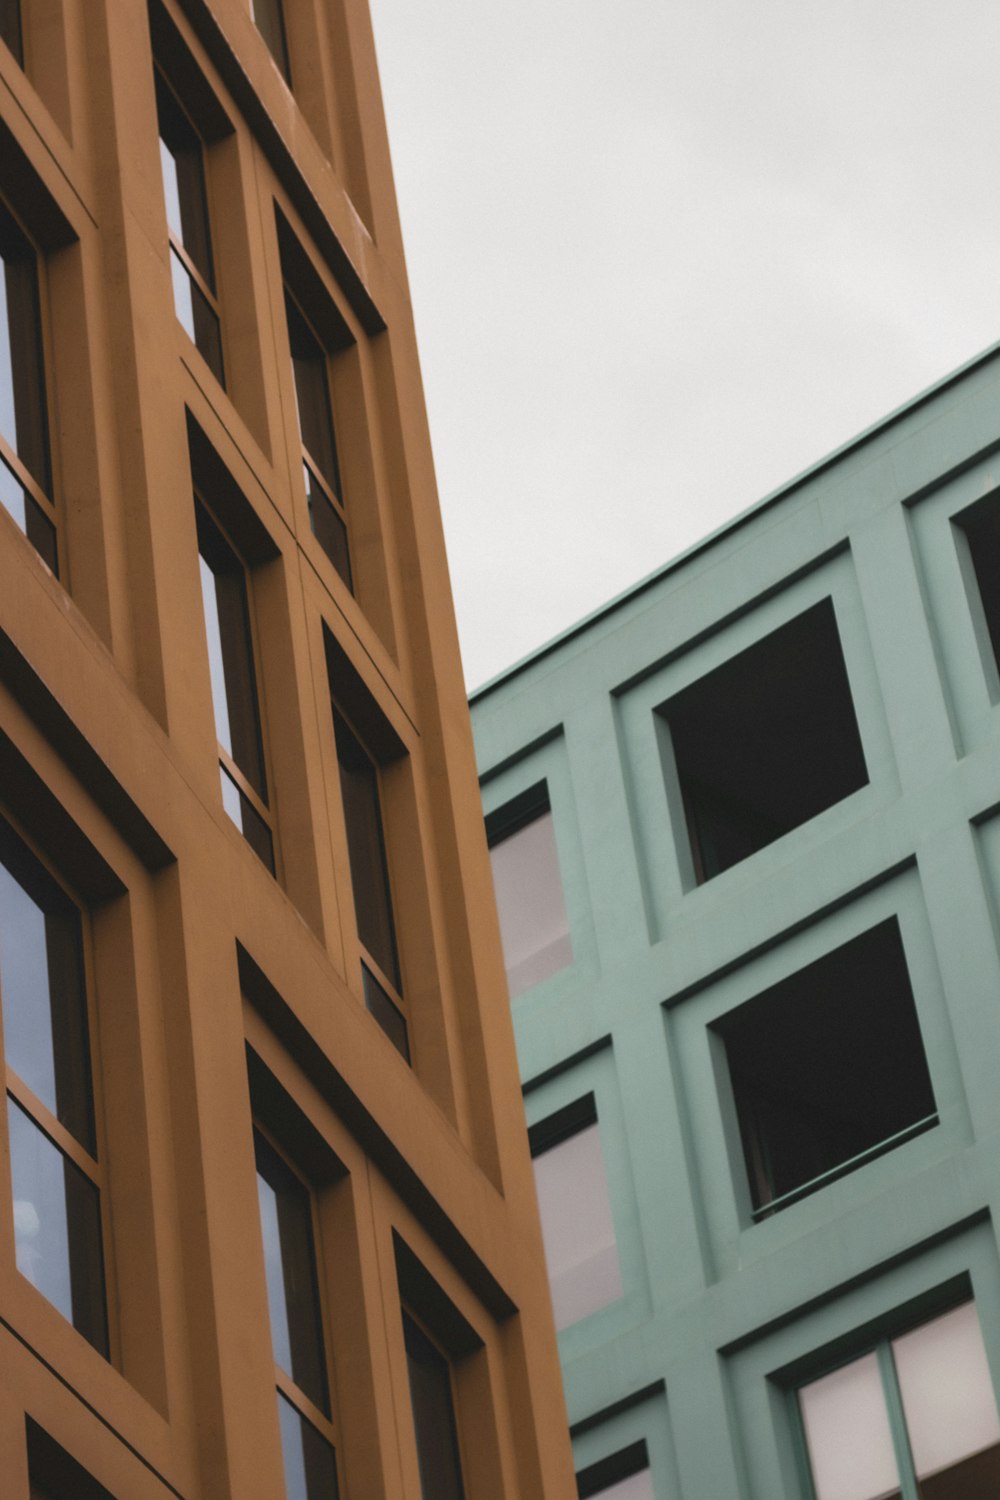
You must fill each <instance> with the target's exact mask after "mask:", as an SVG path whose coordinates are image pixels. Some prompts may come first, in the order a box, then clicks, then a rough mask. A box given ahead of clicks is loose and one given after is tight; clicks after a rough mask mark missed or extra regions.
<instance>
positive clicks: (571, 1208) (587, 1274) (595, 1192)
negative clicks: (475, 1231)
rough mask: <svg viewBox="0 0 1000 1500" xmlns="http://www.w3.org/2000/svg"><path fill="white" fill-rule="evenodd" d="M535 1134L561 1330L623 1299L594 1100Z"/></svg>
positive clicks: (552, 1285) (554, 1301)
mask: <svg viewBox="0 0 1000 1500" xmlns="http://www.w3.org/2000/svg"><path fill="white" fill-rule="evenodd" d="M529 1134H530V1139H531V1148H532V1155H533V1157H534V1168H535V1187H536V1189H537V1192H538V1209H539V1214H540V1216H541V1221H542V1239H543V1242H544V1245H545V1263H546V1266H547V1268H548V1273H549V1286H550V1288H551V1291H552V1306H553V1311H554V1312H555V1319H556V1327H557V1328H559V1329H562V1328H567V1327H569V1325H570V1324H571V1323H577V1322H579V1320H580V1319H581V1318H585V1317H588V1316H589V1315H590V1314H591V1313H594V1312H597V1311H598V1309H599V1308H602V1307H606V1306H607V1305H608V1303H611V1302H615V1301H617V1300H618V1298H619V1297H621V1296H622V1293H623V1286H622V1278H621V1267H620V1264H619V1260H618V1244H617V1240H616V1238H615V1226H614V1220H613V1218H612V1214H611V1199H610V1197H609V1195H608V1181H607V1175H606V1172H605V1169H604V1156H603V1153H602V1151H601V1137H600V1130H599V1128H598V1124H597V1113H596V1109H595V1108H594V1102H593V1096H592V1095H590V1096H588V1097H587V1099H584V1100H580V1101H578V1103H576V1104H574V1105H570V1106H569V1107H568V1108H567V1109H566V1110H564V1111H560V1112H559V1114H558V1115H554V1116H551V1117H550V1119H548V1120H544V1121H542V1122H541V1123H540V1124H538V1125H535V1126H533V1127H532V1129H531V1131H530V1133H529Z"/></svg>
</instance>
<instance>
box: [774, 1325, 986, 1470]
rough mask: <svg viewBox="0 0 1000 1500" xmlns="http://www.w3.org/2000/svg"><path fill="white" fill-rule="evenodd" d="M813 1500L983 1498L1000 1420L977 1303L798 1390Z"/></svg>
mask: <svg viewBox="0 0 1000 1500" xmlns="http://www.w3.org/2000/svg"><path fill="white" fill-rule="evenodd" d="M798 1410H799V1413H800V1416H801V1422H802V1428H803V1432H804V1436H805V1447H806V1450H807V1454H808V1470H809V1475H808V1477H809V1480H810V1482H811V1491H812V1495H811V1500H979V1497H980V1496H982V1497H983V1500H985V1497H986V1496H988V1495H993V1494H996V1493H997V1488H998V1485H1000V1421H998V1419H997V1408H996V1400H995V1397H994V1394H993V1384H992V1381H991V1379H990V1372H989V1368H988V1366H987V1363H986V1351H985V1349H984V1348H983V1338H982V1333H981V1332H980V1328H979V1319H978V1316H977V1314H976V1308H975V1304H974V1303H973V1302H966V1303H964V1304H963V1305H962V1306H961V1307H957V1308H954V1309H953V1310H952V1311H951V1312H947V1313H944V1314H943V1315H942V1316H940V1317H937V1318H934V1319H932V1320H931V1321H930V1322H928V1323H923V1324H921V1325H920V1326H919V1327H918V1328H914V1329H912V1330H911V1331H910V1332H908V1333H904V1334H903V1335H902V1336H901V1337H898V1338H893V1339H885V1340H882V1341H881V1342H880V1343H878V1344H877V1345H876V1346H875V1347H874V1348H873V1349H871V1350H870V1351H869V1352H867V1353H865V1354H863V1355H862V1356H861V1357H860V1358H857V1359H854V1360H852V1361H851V1363H849V1364H844V1365H840V1366H839V1367H838V1368H837V1369H835V1370H832V1371H831V1372H830V1373H829V1374H827V1375H823V1376H821V1377H820V1378H819V1379H818V1380H814V1381H810V1382H809V1384H807V1385H804V1386H802V1387H801V1388H800V1389H799V1392H798Z"/></svg>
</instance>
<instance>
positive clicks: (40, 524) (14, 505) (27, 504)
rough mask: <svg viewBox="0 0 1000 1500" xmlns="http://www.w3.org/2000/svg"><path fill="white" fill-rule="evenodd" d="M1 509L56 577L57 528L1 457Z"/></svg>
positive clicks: (57, 554)
mask: <svg viewBox="0 0 1000 1500" xmlns="http://www.w3.org/2000/svg"><path fill="white" fill-rule="evenodd" d="M0 505H2V506H3V508H4V510H5V511H6V512H7V514H8V515H9V516H11V517H12V518H13V519H14V521H16V522H17V524H18V526H20V528H21V530H22V531H23V532H24V534H25V536H26V537H27V538H28V541H29V542H30V543H31V544H32V546H33V547H34V549H35V551H36V552H37V553H38V555H39V556H40V557H41V559H42V561H43V562H45V563H47V564H48V566H49V567H50V568H51V569H52V571H53V573H55V574H56V576H57V577H58V575H59V553H58V548H57V547H56V528H55V527H54V526H53V524H52V522H51V521H50V520H49V518H48V516H47V515H46V514H45V512H44V511H43V510H42V507H41V506H40V505H39V504H38V503H37V502H36V501H35V500H34V499H33V497H32V496H31V495H29V493H28V491H27V490H26V489H25V488H24V485H23V484H22V483H21V481H20V480H19V479H18V478H17V475H16V474H15V473H14V472H13V470H12V469H10V468H9V467H8V466H7V464H5V463H4V461H3V457H2V455H0Z"/></svg>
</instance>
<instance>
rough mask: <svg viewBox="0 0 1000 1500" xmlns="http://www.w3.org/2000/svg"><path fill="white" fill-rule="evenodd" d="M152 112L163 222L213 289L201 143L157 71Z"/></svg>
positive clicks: (213, 273)
mask: <svg viewBox="0 0 1000 1500" xmlns="http://www.w3.org/2000/svg"><path fill="white" fill-rule="evenodd" d="M156 113H157V119H158V121H159V129H160V166H161V168H162V170H163V193H164V197H165V199H166V204H167V223H168V224H169V225H170V228H171V231H172V232H173V234H174V236H175V237H176V238H177V239H178V240H179V241H180V243H181V244H182V245H183V246H184V249H185V250H186V251H187V253H188V255H190V257H191V259H192V260H193V261H194V263H195V265H196V266H197V267H198V270H199V271H200V272H201V274H202V276H204V278H205V281H206V283H207V285H208V287H209V288H210V290H211V291H213V292H214V291H215V272H214V270H213V267H212V239H211V234H210V231H209V224H208V200H207V197H206V194H205V161H204V147H203V145H202V140H201V137H200V136H199V135H198V132H197V131H196V130H195V128H194V126H193V125H192V124H191V122H190V120H189V119H188V118H187V116H186V115H185V113H184V111H183V110H182V109H181V107H180V105H179V104H178V102H177V100H176V99H175V98H174V95H173V93H172V91H171V89H170V87H169V86H168V85H167V84H166V83H165V82H164V80H163V78H162V77H161V76H160V74H159V73H157V75H156Z"/></svg>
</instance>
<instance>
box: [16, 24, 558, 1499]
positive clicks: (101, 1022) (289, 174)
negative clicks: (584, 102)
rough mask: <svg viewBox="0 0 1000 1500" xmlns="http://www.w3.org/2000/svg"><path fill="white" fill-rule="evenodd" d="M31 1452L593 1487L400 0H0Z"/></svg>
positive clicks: (98, 1470)
mask: <svg viewBox="0 0 1000 1500" xmlns="http://www.w3.org/2000/svg"><path fill="white" fill-rule="evenodd" d="M0 1004H2V1042H0V1045H2V1051H3V1064H4V1069H5V1078H6V1092H7V1100H6V1109H5V1112H4V1113H3V1115H2V1116H0V1492H2V1494H3V1496H4V1500H8V1497H9V1500H29V1497H46V1500H67V1497H72V1500H103V1497H106V1496H112V1497H115V1500H163V1497H167V1496H172V1497H178V1500H227V1497H233V1500H257V1497H259V1500H281V1497H287V1500H321V1497H322V1500H328V1497H333V1496H337V1495H339V1496H342V1497H362V1496H363V1497H365V1500H379V1497H392V1500H396V1497H400V1500H421V1497H422V1500H452V1497H455V1500H457V1497H460V1496H463V1495H464V1496H465V1497H467V1500H505V1497H511V1500H513V1497H522V1500H540V1497H542V1496H546V1497H551V1500H564V1497H569V1496H570V1495H571V1494H572V1493H573V1492H574V1491H573V1480H572V1467H571V1461H570V1455H569V1446H568V1441H567V1437H566V1419H565V1409H564V1405H563V1398H562V1391H561V1385H560V1378H559V1372H558V1364H557V1359H556V1349H555V1337H554V1333H553V1327H552V1314H551V1311H550V1307H549V1299H548V1287H547V1282H546V1277H545V1272H544V1268H543V1260H542V1253H541V1241H540V1234H539V1228H538V1220H537V1210H536V1206H535V1200H534V1188H533V1183H532V1177H531V1170H530V1164H529V1159H528V1152H527V1145H526V1141H525V1135H524V1125H523V1117H522V1112H521V1102H520V1095H519V1091H518V1087H517V1076H516V1062H515V1057H514V1050H513V1040H512V1033H511V1025H510V1017H509V1010H508V1006H507V1003H506V996H505V984H504V977H503V968H502V962H501V959H500V952H499V943H498V939H497V932H496V921H495V915H494V910H493V898H492V890H491V885H490V878H489V872H488V865H487V860H486V852H485V845H484V842H483V835H482V825H481V818H480V812H479V799H478V790H477V785H476V776H475V766H474V760H473V754H472V745H471V736H470V732H469V729H468V724H467V711H466V704H465V695H464V689H463V684H462V677H461V669H460V664H459V657H458V648H457V640H456V635H455V628H454V620H453V615H452V608H451V600H450V591H449V583H448V576H447V568H446V563H445V556H444V547H443V542H442V536H441V528H440V519H439V514H438V509H437V501H436V495H435V488H434V479H433V472H432V466H431V458H430V446H429V441H428V436H427V428H426V418H425V414H424V409H423V399H422V394H421V387H420V377H419V369H418V364H417V355H416V347H415V342H414V334H413V324H412V316H411V312H410V306H409V300H408V292H407V284H406V274H405V267H404V263H403V257H402V248H401V240H400V232H399V224H398V220H397V215H396V208H395V200H394V195H393V189H392V181H391V173H390V167H389V160H388V152H387V146H386V139H385V132H384V125H383V121H382V114H381V104H380V99H379V89H378V78H377V72H376V66H375V58H374V49H373V44H372V37H371V30H370V23H369V18H368V14H367V10H366V7H365V5H364V3H363V0H283V4H279V3H278V0H211V3H209V0H150V3H149V4H148V6H147V4H146V3H143V0H0Z"/></svg>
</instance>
